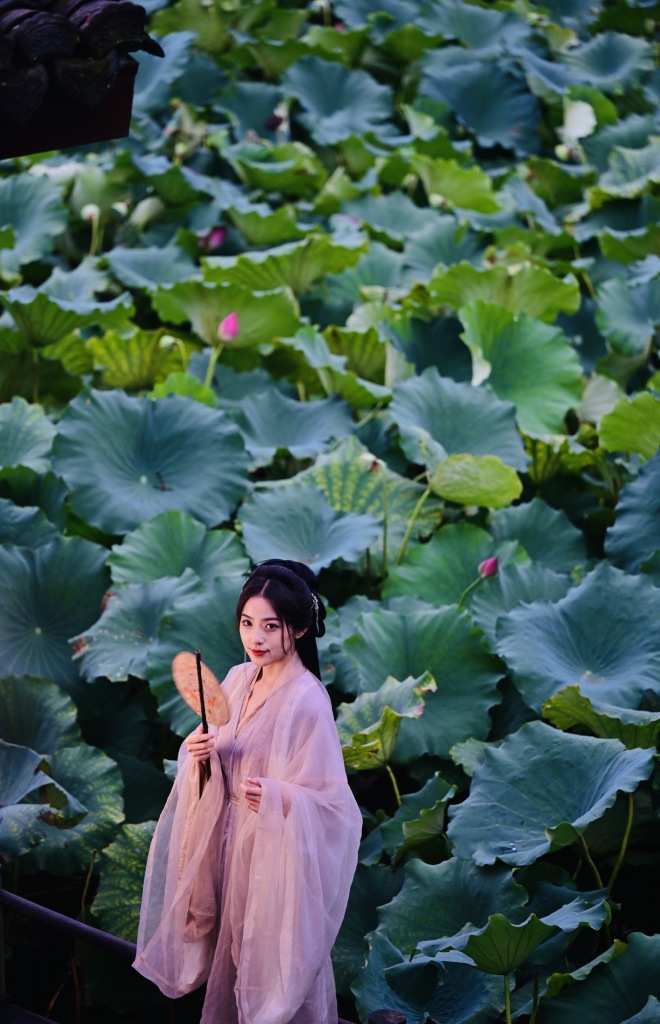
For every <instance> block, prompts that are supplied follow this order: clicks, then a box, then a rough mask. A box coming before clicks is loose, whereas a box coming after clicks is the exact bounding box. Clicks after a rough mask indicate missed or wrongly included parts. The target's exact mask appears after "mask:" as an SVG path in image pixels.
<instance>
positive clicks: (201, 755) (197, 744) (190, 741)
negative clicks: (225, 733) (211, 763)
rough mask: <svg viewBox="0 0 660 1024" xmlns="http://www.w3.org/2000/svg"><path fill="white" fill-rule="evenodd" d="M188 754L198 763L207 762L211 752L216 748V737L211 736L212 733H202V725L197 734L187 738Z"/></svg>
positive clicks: (194, 733)
mask: <svg viewBox="0 0 660 1024" xmlns="http://www.w3.org/2000/svg"><path fill="white" fill-rule="evenodd" d="M184 742H185V744H186V747H187V748H188V753H189V754H191V755H192V756H193V757H194V758H195V760H196V761H207V760H208V758H209V757H210V756H211V751H212V750H213V749H214V747H215V736H211V735H210V733H207V732H202V726H201V725H200V726H199V728H198V729H197V731H196V732H193V733H191V734H190V736H186V738H185V740H184Z"/></svg>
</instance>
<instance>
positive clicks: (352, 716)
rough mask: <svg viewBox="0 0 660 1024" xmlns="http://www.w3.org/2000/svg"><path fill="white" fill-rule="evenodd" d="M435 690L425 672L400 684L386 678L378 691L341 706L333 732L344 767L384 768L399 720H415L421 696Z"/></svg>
mask: <svg viewBox="0 0 660 1024" xmlns="http://www.w3.org/2000/svg"><path fill="white" fill-rule="evenodd" d="M435 688H436V684H435V680H434V679H433V677H432V676H431V674H430V673H429V672H425V673H424V675H422V676H420V677H419V678H417V679H413V678H411V677H409V678H408V679H404V680H403V681H402V682H399V680H398V679H394V678H393V677H392V676H390V677H389V678H388V679H386V680H385V682H384V683H383V684H382V686H380V687H379V689H378V690H375V691H372V692H370V693H362V694H360V696H359V697H357V698H356V700H354V701H353V702H352V703H351V704H342V705H341V706H340V707H339V710H338V715H337V730H338V732H339V736H340V739H341V741H342V750H343V753H344V763H345V764H346V767H347V768H353V769H354V770H356V771H361V770H364V769H368V768H376V767H381V766H383V765H386V764H387V763H388V762H389V760H390V758H391V756H392V751H393V750H394V745H395V743H396V739H397V736H398V734H399V726H400V725H401V721H402V719H403V718H418V717H419V716H420V715H421V714H422V712H423V710H424V694H425V693H427V692H428V691H433V690H435Z"/></svg>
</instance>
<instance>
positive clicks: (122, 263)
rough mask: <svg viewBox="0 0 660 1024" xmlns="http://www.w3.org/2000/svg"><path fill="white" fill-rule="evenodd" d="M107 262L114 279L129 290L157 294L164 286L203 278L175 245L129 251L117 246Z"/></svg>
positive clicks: (107, 257)
mask: <svg viewBox="0 0 660 1024" xmlns="http://www.w3.org/2000/svg"><path fill="white" fill-rule="evenodd" d="M105 259H106V260H107V262H108V266H109V267H110V270H111V271H112V273H113V275H114V276H115V277H116V278H117V280H118V281H121V283H122V284H123V285H125V286H126V287H127V288H143V289H144V290H145V291H147V292H152V291H155V290H156V288H158V287H159V286H161V285H164V286H165V287H167V286H168V285H172V284H176V283H177V281H191V280H193V279H194V278H197V277H201V271H200V269H199V267H197V266H195V264H194V263H193V261H192V260H191V258H190V257H189V256H188V255H187V254H186V253H185V252H184V251H183V249H181V248H179V246H176V245H169V246H165V247H164V248H160V247H158V246H147V247H145V248H144V249H129V248H127V247H126V246H123V245H116V246H115V247H114V248H113V249H111V250H110V252H109V253H108V254H107V256H106V257H105Z"/></svg>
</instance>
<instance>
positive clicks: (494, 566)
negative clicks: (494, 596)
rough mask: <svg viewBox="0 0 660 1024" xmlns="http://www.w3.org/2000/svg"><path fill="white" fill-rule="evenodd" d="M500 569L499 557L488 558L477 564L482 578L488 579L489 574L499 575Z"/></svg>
mask: <svg viewBox="0 0 660 1024" xmlns="http://www.w3.org/2000/svg"><path fill="white" fill-rule="evenodd" d="M498 569H499V561H498V559H497V557H496V556H495V557H493V558H486V559H485V560H484V561H483V562H479V565H478V566H477V572H478V573H479V575H480V576H481V578H482V579H488V577H489V576H497V571H498Z"/></svg>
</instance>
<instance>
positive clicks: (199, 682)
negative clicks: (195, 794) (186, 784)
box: [172, 651, 229, 794]
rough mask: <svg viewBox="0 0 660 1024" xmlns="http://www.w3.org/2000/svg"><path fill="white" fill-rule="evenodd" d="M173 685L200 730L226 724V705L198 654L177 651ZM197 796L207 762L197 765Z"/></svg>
mask: <svg viewBox="0 0 660 1024" xmlns="http://www.w3.org/2000/svg"><path fill="white" fill-rule="evenodd" d="M172 678H173V679H174V685H175V686H176V688H177V690H178V691H179V693H180V694H181V696H182V697H183V699H184V700H185V702H186V704H187V705H188V707H189V708H192V710H193V711H194V712H195V714H196V715H199V716H200V718H201V719H202V731H203V732H208V731H209V725H208V723H209V722H210V723H211V725H225V724H226V723H227V722H228V721H229V705H228V704H227V700H226V698H225V695H224V693H223V692H222V690H221V689H220V683H219V682H218V680H217V678H216V677H215V675H214V674H213V672H211V669H210V668H208V667H207V666H206V665H204V663H203V662H202V656H201V653H200V651H195V653H194V654H190V653H189V652H188V651H180V652H179V654H176V655H175V656H174V659H173V661H172ZM201 769H202V772H201V778H200V794H201V791H202V789H203V787H204V783H205V781H206V779H208V778H210V775H211V762H210V761H204V762H203V764H202V765H201Z"/></svg>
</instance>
